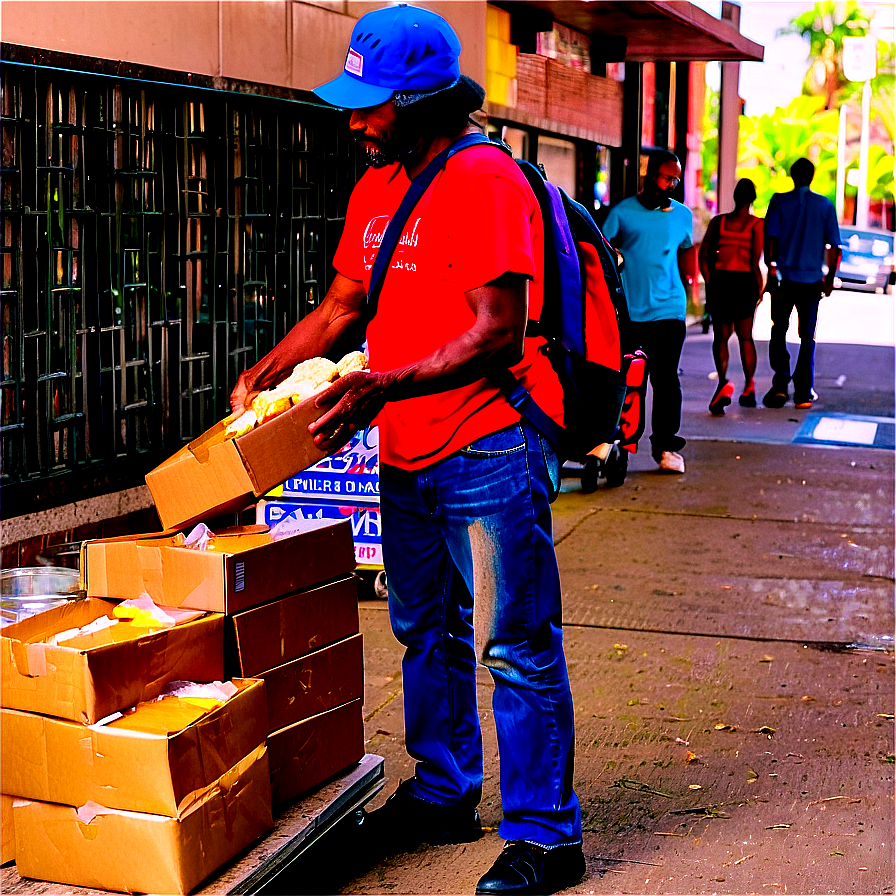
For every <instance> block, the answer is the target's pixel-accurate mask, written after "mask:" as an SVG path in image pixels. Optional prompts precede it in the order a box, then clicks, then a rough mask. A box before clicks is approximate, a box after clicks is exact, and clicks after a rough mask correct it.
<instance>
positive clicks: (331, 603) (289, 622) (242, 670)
mask: <svg viewBox="0 0 896 896" xmlns="http://www.w3.org/2000/svg"><path fill="white" fill-rule="evenodd" d="M358 625H359V619H358V580H357V579H356V578H355V577H354V576H346V577H345V578H342V579H337V580H336V581H335V582H329V583H328V584H326V585H318V586H317V587H315V588H310V589H308V590H306V591H300V592H299V593H298V594H291V595H289V596H288V597H283V598H281V599H280V600H275V601H272V602H271V603H267V604H264V605H263V606H260V607H255V608H254V609H251V610H245V611H243V612H241V613H236V614H235V615H233V616H229V617H228V618H227V628H226V629H225V632H224V665H225V670H226V674H227V675H243V676H247V677H251V676H253V675H258V674H259V673H260V672H266V671H268V670H269V669H274V668H275V667H277V666H281V665H283V664H284V663H288V662H289V661H290V660H294V659H298V658H299V657H300V656H304V655H305V654H307V653H312V652H313V651H315V650H319V649H320V648H321V647H326V646H327V645H328V644H333V643H334V642H336V641H341V640H342V639H343V638H348V637H349V636H350V635H354V634H356V633H357V631H358Z"/></svg>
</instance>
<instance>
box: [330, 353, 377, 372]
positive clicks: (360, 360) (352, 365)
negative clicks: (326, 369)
mask: <svg viewBox="0 0 896 896" xmlns="http://www.w3.org/2000/svg"><path fill="white" fill-rule="evenodd" d="M336 369H337V370H338V371H339V376H345V375H346V374H347V373H351V372H352V371H353V370H368V369H369V366H368V363H367V355H365V354H364V352H349V353H348V354H347V355H345V356H344V357H343V358H342V359H341V360H340V361H339V363H338V364H337V365H336Z"/></svg>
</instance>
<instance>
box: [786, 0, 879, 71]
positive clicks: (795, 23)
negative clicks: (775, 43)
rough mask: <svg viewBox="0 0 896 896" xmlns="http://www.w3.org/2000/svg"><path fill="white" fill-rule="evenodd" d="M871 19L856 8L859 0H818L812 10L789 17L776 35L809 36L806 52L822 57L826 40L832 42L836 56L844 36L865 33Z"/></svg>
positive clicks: (838, 54) (840, 50) (839, 53)
mask: <svg viewBox="0 0 896 896" xmlns="http://www.w3.org/2000/svg"><path fill="white" fill-rule="evenodd" d="M870 25H871V19H870V18H869V16H868V14H867V13H866V12H865V11H864V10H862V9H861V8H860V7H859V3H858V0H846V2H845V3H844V2H842V0H819V2H817V3H816V4H815V5H814V6H813V7H812V8H811V9H809V10H807V11H806V12H804V13H802V14H801V15H798V16H796V17H795V18H793V19H791V20H790V22H788V24H787V25H786V26H785V27H784V28H780V29H779V30H778V35H779V36H780V35H786V34H798V35H799V36H800V37H803V38H808V39H809V55H810V56H811V57H812V58H813V59H814V58H816V57H818V56H821V55H822V53H823V52H824V49H825V44H826V43H827V42H828V40H831V41H833V42H834V51H835V53H836V55H837V58H838V59H839V58H840V57H841V55H842V53H843V38H844V37H861V36H862V35H864V34H867V33H868V28H869V27H870Z"/></svg>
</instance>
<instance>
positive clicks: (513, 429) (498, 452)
mask: <svg viewBox="0 0 896 896" xmlns="http://www.w3.org/2000/svg"><path fill="white" fill-rule="evenodd" d="M525 450H526V437H525V435H524V434H523V430H522V427H521V426H520V425H519V424H518V423H515V424H513V425H512V426H508V427H506V428H505V429H499V430H498V431H497V432H493V433H491V435H487V436H483V437H482V438H481V439H476V441H475V442H471V443H470V444H469V445H467V447H466V448H462V449H461V451H460V453H461V454H462V455H464V456H465V457H501V456H502V455H504V454H515V453H516V452H517V451H525Z"/></svg>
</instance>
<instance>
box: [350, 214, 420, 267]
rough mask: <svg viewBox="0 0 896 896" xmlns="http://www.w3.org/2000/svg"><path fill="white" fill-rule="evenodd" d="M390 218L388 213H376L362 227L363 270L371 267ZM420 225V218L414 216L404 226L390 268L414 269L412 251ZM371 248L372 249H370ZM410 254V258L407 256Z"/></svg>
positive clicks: (417, 240) (414, 247)
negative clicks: (409, 223)
mask: <svg viewBox="0 0 896 896" xmlns="http://www.w3.org/2000/svg"><path fill="white" fill-rule="evenodd" d="M389 221H391V218H390V217H389V216H388V215H376V216H375V217H373V218H371V219H370V220H369V221H368V222H367V226H366V227H365V228H364V236H363V247H364V270H365V271H369V270H371V268H372V267H373V261H374V259H375V258H376V252H377V250H379V247H380V245H381V244H382V242H383V237H384V236H385V235H386V228H387V227H388V226H389ZM419 227H420V218H419V217H417V218H414V219H413V222H412V223H411V225H410V227H408V228H406V229H405V231H404V233H402V235H401V239H399V241H398V245H397V246H396V248H395V253H394V254H393V256H392V264H391V265H390V268H392V269H394V270H399V271H416V270H417V263H416V261H414V260H413V255H415V254H416V253H415V252H413V250H414V249H416V248H417V244H418V242H419V241H420V235H419V233H418V230H419ZM371 250H373V251H371ZM407 255H411V256H412V257H411V258H407V257H406V256H407Z"/></svg>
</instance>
